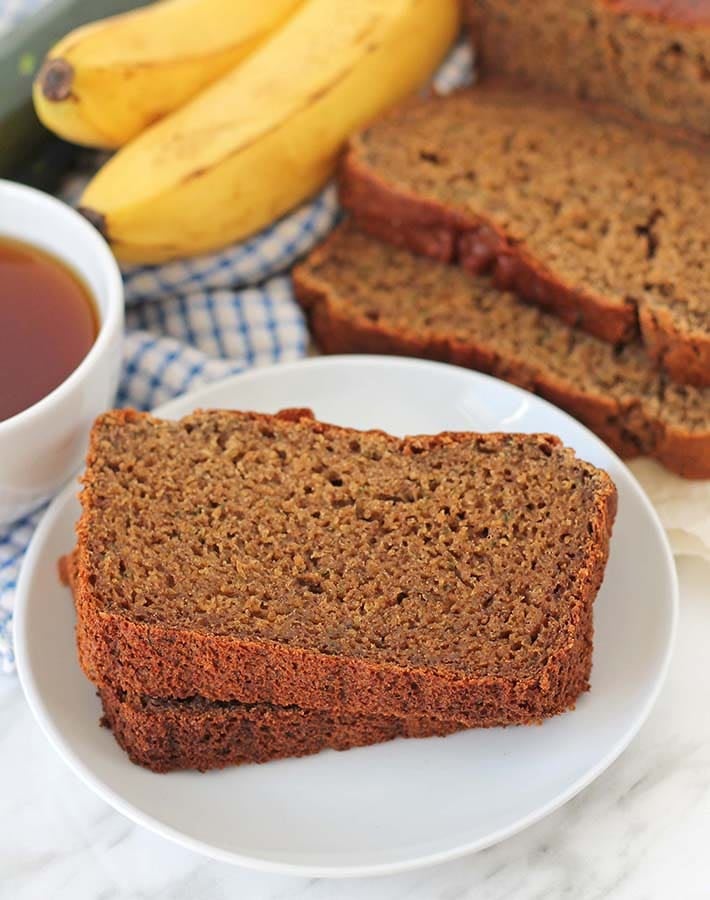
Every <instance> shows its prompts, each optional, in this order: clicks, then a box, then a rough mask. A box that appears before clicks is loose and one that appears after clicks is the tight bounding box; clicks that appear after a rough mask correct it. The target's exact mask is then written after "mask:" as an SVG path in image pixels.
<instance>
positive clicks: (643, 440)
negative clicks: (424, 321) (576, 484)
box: [293, 233, 710, 479]
mask: <svg viewBox="0 0 710 900" xmlns="http://www.w3.org/2000/svg"><path fill="white" fill-rule="evenodd" d="M335 240H337V236H336V234H335V233H334V234H333V235H332V236H331V237H330V238H328V239H327V240H326V241H325V242H324V243H323V244H321V245H320V246H319V247H318V248H316V250H314V251H313V252H312V253H311V255H310V256H309V258H308V260H307V262H305V263H303V264H301V265H300V266H297V267H296V269H295V270H294V274H293V283H294V288H295V292H296V297H297V298H298V300H299V303H300V304H301V306H302V307H303V309H304V311H305V312H306V314H307V316H308V320H309V328H310V330H311V333H312V334H313V337H314V338H315V340H316V343H317V344H318V347H319V348H320V349H321V350H322V351H323V352H324V353H381V354H392V355H397V356H414V357H423V358H425V359H433V360H438V361H439V362H446V363H451V364H453V365H457V366H463V367H465V368H468V369H476V370H478V371H481V372H486V373H488V374H490V375H494V376H496V377H498V378H502V379H503V380H505V381H509V382H511V383H512V384H515V385H517V386H518V387H522V388H524V389H525V390H529V391H532V392H533V393H536V394H539V395H540V396H541V397H544V398H545V399H546V400H549V401H550V402H551V403H554V404H555V405H556V406H559V407H561V408H562V409H564V410H566V411H567V412H569V413H571V415H573V416H575V418H577V419H579V420H580V421H582V422H583V423H584V424H585V425H587V427H588V428H590V429H591V430H592V431H594V432H595V433H596V434H598V435H599V437H601V438H602V440H603V441H605V443H607V444H609V445H610V446H611V447H612V449H613V450H614V451H615V452H616V453H618V454H619V455H620V456H622V457H624V458H626V459H630V458H633V457H636V456H640V455H649V456H652V457H653V458H655V459H657V460H658V461H659V462H661V463H663V465H665V466H666V467H667V468H668V469H670V470H671V471H673V472H675V473H676V474H678V475H681V476H682V477H684V478H693V479H701V478H710V431H707V432H700V433H697V434H695V433H693V432H691V431H687V430H682V429H679V428H675V427H673V426H672V425H669V424H667V423H666V422H664V421H663V420H662V419H661V418H651V417H649V416H648V415H647V414H646V413H645V412H644V410H643V409H642V407H641V404H640V402H639V401H634V399H633V397H630V398H629V400H628V401H627V403H625V404H623V405H622V404H621V403H619V402H617V401H616V400H615V399H614V398H613V397H612V396H610V395H609V394H602V393H592V392H591V391H589V392H585V391H583V390H580V389H579V387H577V386H576V385H574V384H572V383H569V382H565V381H564V380H562V379H560V378H559V377H557V376H556V375H555V374H554V373H553V372H551V371H550V370H549V369H546V368H545V367H544V365H536V364H535V360H534V359H530V360H527V361H526V362H525V363H523V364H521V363H520V361H518V360H512V359H506V358H504V357H502V356H501V355H500V354H499V353H498V352H497V350H495V349H493V348H492V347H490V346H488V345H487V344H486V340H485V336H484V335H478V336H474V335H472V336H471V338H470V339H469V340H467V341H465V342H464V341H461V340H459V339H457V338H456V337H454V336H452V337H450V338H448V337H447V338H441V339H439V340H434V339H428V338H422V337H418V336H416V335H414V334H412V333H401V332H398V331H396V330H393V329H391V328H388V327H387V326H386V325H383V324H382V323H381V322H377V323H374V322H371V321H369V320H368V319H366V318H365V317H364V316H361V315H357V314H353V315H345V314H344V313H343V311H342V309H343V303H344V304H345V305H346V306H347V298H340V299H341V300H342V301H343V302H341V303H340V304H338V303H337V302H335V301H336V299H337V298H336V297H334V296H332V295H331V293H330V291H329V290H328V288H327V286H325V285H324V284H322V283H321V281H320V280H319V279H318V278H317V277H316V276H314V275H313V274H312V269H314V268H317V267H318V266H319V265H320V264H321V263H322V262H323V261H324V260H325V259H326V258H327V256H328V254H329V252H330V244H331V243H332V242H334V241H335Z"/></svg>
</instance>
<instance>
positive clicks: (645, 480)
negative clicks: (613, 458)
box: [629, 459, 710, 561]
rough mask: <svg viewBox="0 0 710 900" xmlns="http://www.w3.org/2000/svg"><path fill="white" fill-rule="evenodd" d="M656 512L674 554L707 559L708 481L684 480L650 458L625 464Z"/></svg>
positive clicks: (709, 552)
mask: <svg viewBox="0 0 710 900" xmlns="http://www.w3.org/2000/svg"><path fill="white" fill-rule="evenodd" d="M629 468H630V469H631V471H632V472H633V473H634V475H635V476H636V477H637V478H638V480H639V482H640V483H641V486H642V487H643V489H644V490H645V491H646V493H647V494H648V496H649V498H650V500H651V503H652V504H653V506H654V507H655V509H656V512H657V513H658V515H659V517H660V519H661V523H662V524H663V527H664V528H665V529H666V532H667V534H668V538H669V540H670V542H671V547H672V548H673V553H674V554H675V555H676V556H681V555H684V556H699V557H701V558H703V559H706V560H708V561H710V481H688V480H687V479H685V478H679V477H678V476H677V475H673V474H672V473H670V472H668V471H666V469H664V468H663V467H662V466H660V465H659V464H658V463H656V462H653V461H652V460H650V459H639V460H635V461H634V462H633V463H631V465H630V466H629Z"/></svg>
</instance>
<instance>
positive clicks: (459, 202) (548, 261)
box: [340, 82, 710, 386]
mask: <svg viewBox="0 0 710 900" xmlns="http://www.w3.org/2000/svg"><path fill="white" fill-rule="evenodd" d="M340 191H341V198H342V201H343V203H344V205H345V206H346V207H347V208H348V209H349V210H350V211H351V212H352V213H353V214H354V216H355V217H356V218H357V220H358V222H359V223H360V224H361V225H362V226H363V228H365V229H366V230H369V231H370V232H371V233H372V234H374V235H375V236H376V237H380V238H383V239H386V240H389V241H391V242H394V243H396V244H399V245H400V246H406V247H408V248H409V249H410V250H412V251H414V252H416V253H422V254H425V255H427V256H432V257H434V258H435V259H438V260H439V261H441V262H459V263H460V264H461V265H462V266H463V267H464V268H466V269H468V270H469V271H470V272H472V273H474V274H475V273H483V272H490V273H492V274H493V276H494V278H495V280H496V283H497V285H498V286H499V287H502V288H509V289H511V290H514V291H515V292H516V293H517V294H518V295H519V296H521V297H523V298H525V299H527V300H528V301H530V302H532V303H535V304H537V305H539V306H542V307H544V308H546V309H548V310H549V311H551V312H554V313H555V314H556V315H558V316H559V317H561V318H562V319H564V320H565V321H566V322H568V323H569V324H572V325H575V326H577V327H579V328H582V329H583V330H585V331H588V332H589V333H590V334H593V335H595V336H596V337H599V338H601V339H602V340H605V341H609V342H610V343H614V344H617V343H628V342H630V341H633V340H636V339H637V338H638V336H639V333H640V335H641V338H642V341H643V345H644V347H645V349H646V352H647V353H648V355H649V357H650V359H651V360H652V361H653V362H654V364H655V365H657V366H659V367H660V368H662V369H663V370H664V371H665V372H666V373H667V375H668V376H669V377H670V378H672V379H673V380H674V381H677V382H679V383H684V384H694V385H698V386H707V385H710V282H709V281H708V278H707V270H706V262H707V248H708V246H710V217H709V216H708V215H707V207H708V202H709V201H710V155H708V153H707V152H706V151H705V148H703V147H697V146H694V145H692V144H685V143H679V142H677V141H673V140H671V139H670V138H668V137H664V136H661V134H659V133H658V129H652V128H651V127H650V126H648V127H644V125H643V123H641V122H639V121H637V120H633V121H631V122H629V121H628V120H626V119H620V118H618V116H612V115H611V113H610V112H608V111H604V110H598V109H596V108H593V107H589V106H584V105H582V104H579V103H576V102H575V101H570V100H567V99H565V98H564V97H559V96H548V95H543V94H537V93H533V92H525V91H522V92H521V91H514V90H510V89H509V88H507V87H501V86H499V85H497V84H495V83H493V84H490V83H488V82H485V83H483V84H481V85H479V86H477V87H474V88H472V89H470V90H466V91H462V92H459V93H456V94H452V95H450V96H447V97H432V98H430V99H426V100H420V101H415V102H412V103H410V104H408V105H405V106H404V107H401V108H400V109H399V110H396V111H394V112H393V113H391V114H390V115H388V116H386V117H385V118H383V119H381V120H380V121H379V122H376V123H375V124H374V125H373V126H372V127H371V128H369V129H368V130H366V131H365V132H363V133H362V134H361V135H359V136H358V137H356V138H355V139H354V140H353V141H352V142H351V146H350V150H349V152H348V153H347V154H346V156H345V159H344V161H343V164H342V167H341V175H340Z"/></svg>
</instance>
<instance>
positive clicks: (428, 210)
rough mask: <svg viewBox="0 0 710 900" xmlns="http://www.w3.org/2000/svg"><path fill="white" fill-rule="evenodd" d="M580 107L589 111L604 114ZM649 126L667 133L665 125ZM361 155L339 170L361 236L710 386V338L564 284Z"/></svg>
mask: <svg viewBox="0 0 710 900" xmlns="http://www.w3.org/2000/svg"><path fill="white" fill-rule="evenodd" d="M474 90H475V89H474ZM420 102H421V101H420ZM424 102H431V101H424ZM585 106H588V107H589V109H590V111H593V110H594V109H600V110H604V109H605V108H603V107H601V106H599V105H598V104H585ZM616 118H619V119H621V120H628V115H624V114H623V112H619V113H618V114H616ZM637 127H638V125H637ZM648 127H649V130H650V131H654V132H656V133H659V134H665V135H666V136H668V135H669V134H670V132H669V129H667V128H665V127H662V126H652V125H649V126H648ZM363 149H364V144H363V136H362V135H360V136H356V137H354V138H353V139H352V140H351V141H350V145H349V147H348V150H347V152H346V153H345V155H344V157H343V160H342V162H341V166H340V173H339V192H340V199H341V202H342V203H343V205H344V206H345V207H346V209H348V211H349V212H350V213H351V214H352V216H353V218H354V220H355V221H356V222H357V224H358V225H359V226H360V227H361V228H362V229H363V230H364V231H366V232H368V233H369V234H371V235H373V236H374V237H377V238H379V239H381V240H384V241H387V242H389V243H392V244H394V245H395V246H398V247H404V248H406V249H408V250H410V251H412V252H413V253H417V254H420V255H424V256H429V257H431V258H433V259H436V260H438V261H439V262H446V263H455V264H459V265H461V266H462V267H463V268H464V269H466V270H467V271H468V272H470V273H471V274H474V275H478V274H489V275H490V276H491V277H492V279H493V281H494V283H495V285H496V286H497V287H499V288H500V289H502V290H511V291H514V292H515V293H516V294H518V296H520V297H521V298H523V299H525V300H526V301H528V302H530V303H533V304H535V305H537V306H540V307H542V308H543V309H546V310H548V311H550V312H552V313H554V314H555V315H556V316H557V317H558V318H560V319H562V320H563V321H564V322H566V323H568V324H570V325H573V326H575V327H577V328H581V329H582V330H584V331H586V332H588V333H589V334H591V335H593V336H595V337H598V338H600V339H601V340H603V341H606V342H608V343H613V344H625V343H629V342H631V341H633V340H635V339H637V338H638V337H639V336H640V337H641V338H642V339H643V341H644V344H645V346H646V349H647V352H648V354H649V357H650V358H651V359H652V360H653V361H654V362H655V363H656V364H657V365H658V366H660V367H662V368H663V370H664V371H665V372H666V373H667V374H668V376H669V377H670V378H671V379H673V380H674V381H676V382H678V383H680V384H691V385H694V386H697V387H707V386H710V335H708V334H705V333H702V332H698V331H695V332H680V331H679V330H678V328H677V325H676V324H675V323H674V321H673V316H672V315H671V313H670V312H669V311H668V310H658V309H653V310H652V309H650V308H648V307H647V306H646V305H645V304H641V305H640V307H639V306H637V304H636V303H635V302H634V301H633V300H631V299H627V300H625V301H624V302H623V303H619V302H617V301H612V299H611V298H609V297H606V296H604V295H603V294H600V293H597V292H593V291H591V290H585V289H581V288H579V287H577V286H575V285H574V284H572V283H568V282H565V281H563V280H562V279H560V278H559V277H557V276H555V275H554V274H553V273H552V272H550V271H549V270H548V269H547V268H546V266H544V265H543V264H542V263H541V262H540V261H539V260H538V259H536V257H535V255H534V254H533V253H531V252H530V251H528V249H527V248H526V246H525V244H524V243H523V242H521V241H513V240H511V239H510V238H509V237H508V236H507V235H506V233H505V232H504V230H503V229H502V228H501V227H500V226H499V225H497V224H496V223H495V222H493V221H492V220H491V219H490V218H489V217H487V216H485V215H482V214H479V213H476V212H474V211H470V212H468V213H467V214H465V213H463V212H461V211H460V210H457V209H453V208H449V207H447V206H445V205H444V204H443V203H439V202H437V201H435V200H429V199H427V198H425V197H421V196H419V195H417V194H416V193H415V192H414V191H411V190H408V189H407V188H405V187H403V186H402V185H399V184H395V183H389V182H388V181H386V180H385V179H384V178H382V177H380V175H379V174H378V172H377V171H375V169H374V168H372V167H371V166H369V165H368V164H367V162H366V158H365V156H366V155H365V153H364V152H363Z"/></svg>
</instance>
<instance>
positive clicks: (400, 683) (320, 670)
mask: <svg viewBox="0 0 710 900" xmlns="http://www.w3.org/2000/svg"><path fill="white" fill-rule="evenodd" d="M113 415H116V416H118V417H121V416H126V417H128V418H130V417H132V416H135V415H137V414H136V413H132V412H130V411H126V412H125V413H122V412H116V413H114V414H113ZM264 418H269V417H264ZM316 425H317V426H318V427H320V428H325V429H329V428H334V427H335V426H326V425H323V424H322V423H316ZM338 430H341V431H346V432H348V433H350V432H351V431H352V430H351V429H338ZM353 433H357V432H353ZM467 437H468V436H467ZM458 438H459V436H458V435H456V434H446V435H439V436H436V437H430V438H418V439H411V440H412V441H413V442H418V444H417V446H420V445H421V444H422V442H430V443H432V444H434V445H437V444H441V443H442V442H447V441H452V440H457V439H458ZM505 438H506V439H507V438H508V436H505ZM552 440H553V441H554V442H557V439H552ZM90 454H91V451H90ZM616 500H617V498H616V489H615V487H614V485H613V482H612V481H611V479H610V478H608V476H607V477H602V478H601V479H600V484H599V487H598V489H597V491H596V494H595V497H594V507H593V510H592V511H591V517H590V521H589V537H588V540H587V542H586V544H585V547H586V549H585V551H584V552H585V556H584V558H583V560H582V561H581V562H580V564H579V573H578V576H577V579H576V581H575V584H574V588H573V591H572V592H571V596H570V597H569V608H570V614H569V620H568V624H567V626H566V632H565V633H564V634H563V635H562V636H561V639H560V642H559V644H558V646H557V647H556V649H554V650H553V651H552V652H551V653H550V654H549V656H548V657H547V659H546V662H545V664H544V665H543V666H541V667H540V668H539V669H538V670H537V671H536V672H535V673H534V674H532V675H530V676H529V677H525V678H522V677H503V676H496V675H490V676H478V677H474V676H467V675H462V674H459V673H456V672H453V671H451V670H446V669H435V668H429V669H427V668H417V667H407V666H402V665H394V664H391V663H383V662H376V661H373V660H368V659H363V658H356V657H348V656H345V655H329V654H325V653H322V652H318V651H315V650H310V649H303V648H299V647H296V646H292V645H287V644H281V643H277V642H275V641H270V640H266V639H264V640H258V641H257V640H248V639H243V638H238V637H234V636H230V635H220V634H213V633H210V632H207V631H199V630H192V629H187V628H176V627H168V626H164V625H161V624H159V623H155V622H137V621H132V620H130V619H129V618H128V617H127V616H125V615H122V614H120V613H117V612H115V611H112V610H110V609H107V608H105V607H104V606H103V605H102V603H101V598H100V597H97V596H96V595H95V591H94V590H93V586H92V573H91V560H90V559H89V558H88V555H87V550H86V541H85V540H84V539H83V533H84V529H85V528H86V527H87V526H86V524H85V516H86V511H87V503H88V504H89V505H90V502H91V501H90V500H88V501H87V498H86V497H84V498H83V501H84V505H85V512H84V516H82V520H81V521H80V523H79V525H78V527H77V532H78V537H79V541H78V548H77V552H76V557H75V563H74V564H75V565H76V575H75V579H76V582H75V591H74V594H75V604H76V610H77V645H78V651H79V660H80V663H81V665H82V668H83V669H84V672H85V673H86V675H87V676H88V677H89V679H90V680H91V681H93V682H94V683H95V684H99V685H102V686H103V685H106V686H109V687H112V688H114V689H117V690H121V691H125V692H127V693H129V694H132V695H147V696H152V697H160V698H170V699H179V698H187V697H194V696H196V695H197V696H200V697H204V698H206V699H208V700H219V701H239V702H242V703H254V702H265V703H271V704H273V705H275V706H290V705H297V706H300V707H302V708H304V709H316V710H318V709H320V710H331V711H333V712H336V713H341V712H343V713H362V714H366V715H375V716H384V717H399V718H406V717H408V716H422V715H427V716H431V717H432V718H437V719H441V720H445V721H449V722H453V721H456V722H459V723H461V724H463V725H467V726H480V725H487V724H497V725H500V724H511V725H512V724H526V723H531V722H537V721H539V720H540V719H542V718H545V717H547V716H551V715H554V714H556V713H559V712H563V711H564V710H566V709H570V708H572V707H573V706H574V704H575V702H576V700H577V698H578V697H579V695H580V694H581V693H582V692H583V691H585V690H587V689H588V686H589V675H590V670H591V663H592V632H593V625H592V605H593V602H594V599H595V597H596V594H597V592H598V590H599V587H600V585H601V581H602V578H603V575H604V569H605V565H606V561H607V557H608V551H609V539H610V534H611V529H612V524H613V520H614V516H615V512H616ZM68 570H69V563H68V562H65V563H64V565H63V572H64V575H65V578H66V575H67V572H68Z"/></svg>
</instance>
